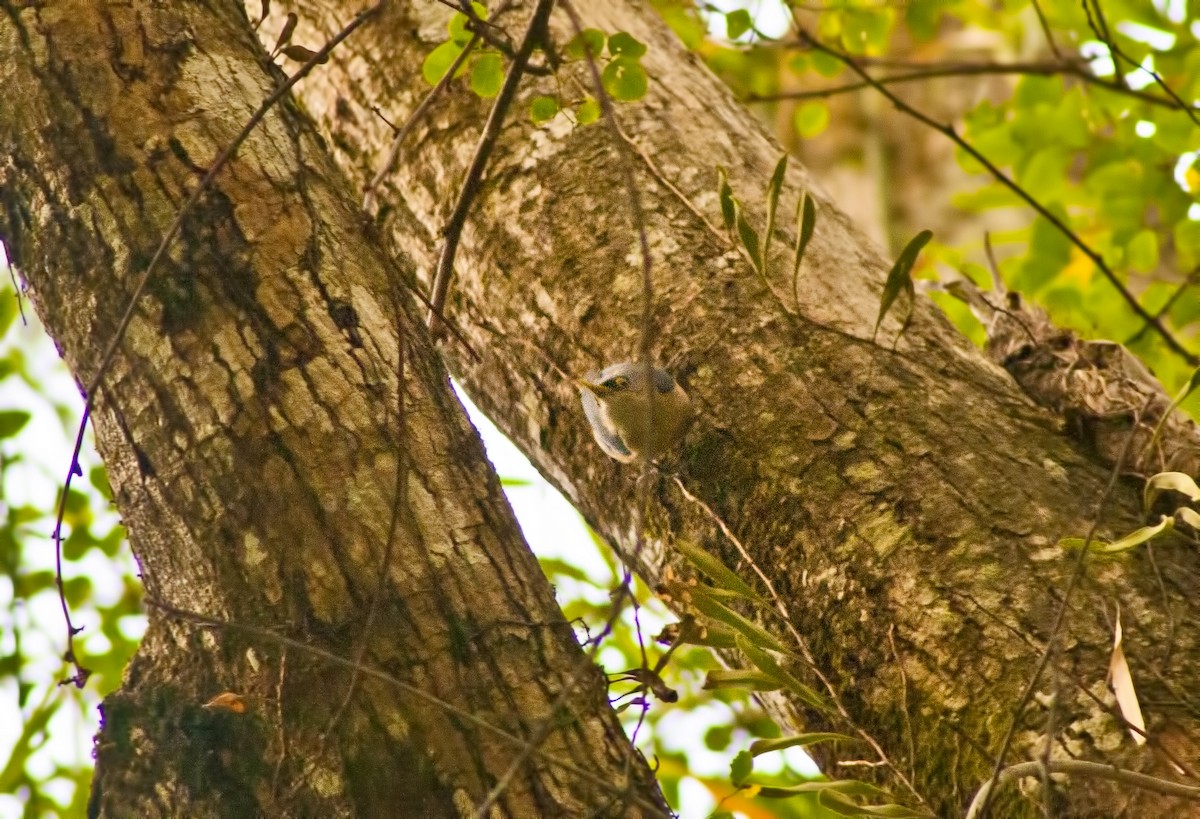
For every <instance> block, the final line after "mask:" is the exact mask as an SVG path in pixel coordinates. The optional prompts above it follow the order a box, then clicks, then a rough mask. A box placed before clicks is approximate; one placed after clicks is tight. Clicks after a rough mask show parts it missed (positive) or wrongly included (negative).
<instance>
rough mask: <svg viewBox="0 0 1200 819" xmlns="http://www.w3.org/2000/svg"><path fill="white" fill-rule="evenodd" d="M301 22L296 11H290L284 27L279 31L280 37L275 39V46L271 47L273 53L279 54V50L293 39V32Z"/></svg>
mask: <svg viewBox="0 0 1200 819" xmlns="http://www.w3.org/2000/svg"><path fill="white" fill-rule="evenodd" d="M299 22H300V18H299V17H298V16H296V12H294V11H289V12H288V16H287V20H286V21H285V22H284V24H283V28H282V29H280V31H279V37H278V38H277V39H276V40H275V47H274V48H273V49H271V53H272V54H278V53H279V50H280V49H281V48H283V47H284V46H285V45H287V44H288V43H289V42H291V40H292V33H293V32H295V30H296V24H297V23H299Z"/></svg>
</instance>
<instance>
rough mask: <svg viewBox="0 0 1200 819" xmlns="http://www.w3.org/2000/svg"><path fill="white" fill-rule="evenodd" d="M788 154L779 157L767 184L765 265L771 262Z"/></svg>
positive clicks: (764, 234)
mask: <svg viewBox="0 0 1200 819" xmlns="http://www.w3.org/2000/svg"><path fill="white" fill-rule="evenodd" d="M787 162H788V157H787V154H784V155H783V156H781V157H779V162H778V163H777V164H776V165H775V172H774V173H772V174H771V181H770V182H768V183H767V229H766V231H765V232H764V233H763V249H762V257H763V263H764V264H769V263H770V261H771V236H772V234H774V233H775V211H776V210H778V209H779V193H780V191H781V190H783V178H784V176H785V175H786V174H787Z"/></svg>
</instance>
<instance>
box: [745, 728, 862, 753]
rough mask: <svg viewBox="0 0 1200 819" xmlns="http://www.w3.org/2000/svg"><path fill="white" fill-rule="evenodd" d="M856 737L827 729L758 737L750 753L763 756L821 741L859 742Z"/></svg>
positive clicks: (751, 745) (752, 743) (752, 744)
mask: <svg viewBox="0 0 1200 819" xmlns="http://www.w3.org/2000/svg"><path fill="white" fill-rule="evenodd" d="M858 741H859V740H857V739H855V738H854V737H849V736H846V735H845V734H831V733H829V732H826V731H818V732H815V733H811V734H797V735H796V736H791V737H777V738H775V739H756V740H754V742H751V743H750V755H751V756H762V755H763V754H769V753H771V752H772V751H783V750H786V749H788V748H805V747H807V746H809V745H816V744H817V743H819V742H858Z"/></svg>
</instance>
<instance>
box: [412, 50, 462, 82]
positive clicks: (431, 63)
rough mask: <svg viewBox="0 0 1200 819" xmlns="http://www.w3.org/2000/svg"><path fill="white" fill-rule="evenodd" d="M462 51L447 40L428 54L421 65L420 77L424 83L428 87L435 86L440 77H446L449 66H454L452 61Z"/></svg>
mask: <svg viewBox="0 0 1200 819" xmlns="http://www.w3.org/2000/svg"><path fill="white" fill-rule="evenodd" d="M462 50H463V47H462V46H460V45H459V44H458V43H456V42H454V41H453V40H447V41H446V42H444V43H442V44H441V45H440V46H438V47H437V48H435V49H434V50H433V51H431V52H429V55H428V56H426V57H425V62H423V63H422V64H421V76H423V77H424V78H425V82H427V83H429V84H430V85H437V84H438V83H439V82H441V79H442V77H444V76H446V72H447V71H449V70H450V66H452V65H454V61H455V60H456V59H458V55H459V54H460V53H461V52H462Z"/></svg>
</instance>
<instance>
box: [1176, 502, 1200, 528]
mask: <svg viewBox="0 0 1200 819" xmlns="http://www.w3.org/2000/svg"><path fill="white" fill-rule="evenodd" d="M1175 517H1176V518H1177V519H1179V520H1180V521H1182V522H1183V523H1186V524H1187V525H1188V526H1191V527H1192V528H1193V529H1195V530H1196V531H1198V532H1200V512H1197V511H1196V510H1195V509H1189V508H1188V507H1186V506H1181V507H1180V508H1178V509H1176V510H1175Z"/></svg>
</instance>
